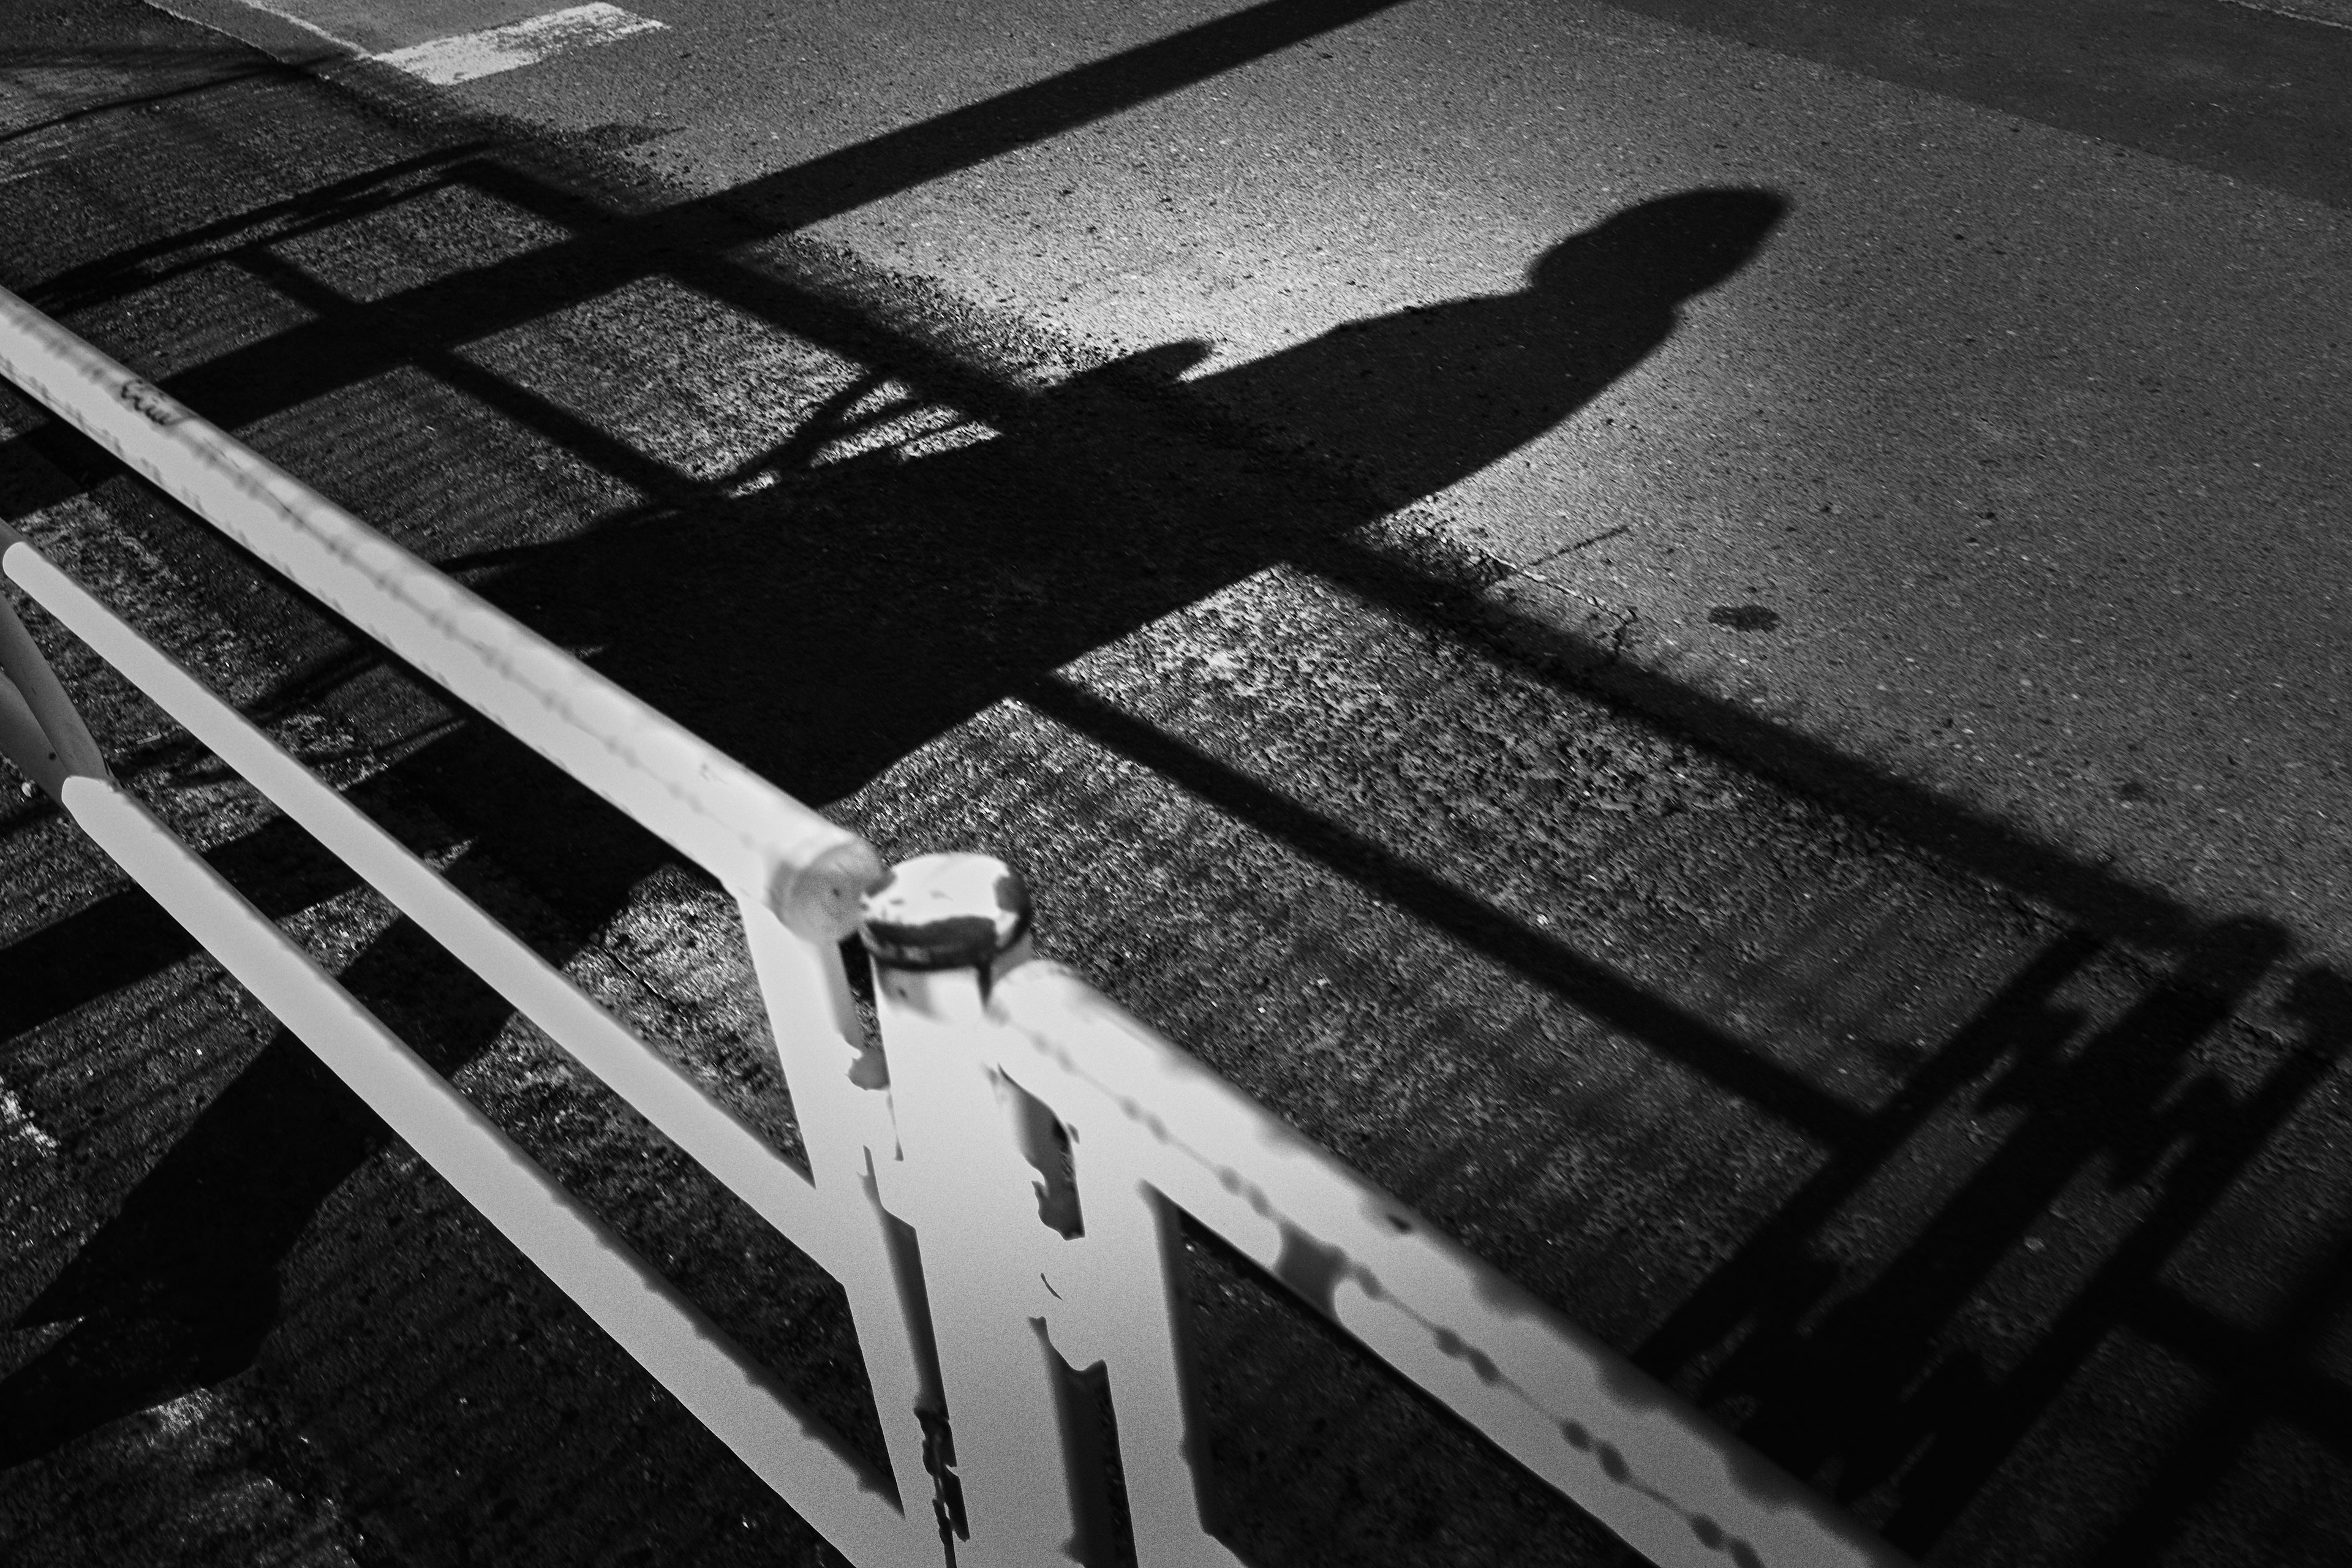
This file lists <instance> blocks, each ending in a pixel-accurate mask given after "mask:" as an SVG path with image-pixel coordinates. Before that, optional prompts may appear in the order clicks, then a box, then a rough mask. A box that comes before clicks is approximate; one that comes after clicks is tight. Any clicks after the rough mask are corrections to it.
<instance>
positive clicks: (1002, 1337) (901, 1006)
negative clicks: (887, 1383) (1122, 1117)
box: [862, 855, 1099, 1568]
mask: <svg viewBox="0 0 2352 1568" xmlns="http://www.w3.org/2000/svg"><path fill="white" fill-rule="evenodd" d="M1028 928H1029V900H1028V893H1027V891H1026V890H1025V889H1024V888H1023V887H1022V886H1021V882H1020V879H1018V878H1017V877H1015V876H1014V875H1013V872H1012V871H1011V870H1010V869H1009V868H1007V867H1006V866H1005V865H1004V864H1003V862H1002V861H999V860H995V859H992V858H989V857H986V856H982V855H926V856H923V857H920V858H917V859H914V860H909V861H908V862H906V863H905V864H903V865H900V866H898V868H895V869H894V870H893V872H892V875H891V880H890V881H889V882H887V884H885V885H884V886H883V887H882V888H880V889H877V891H876V892H874V893H872V894H870V895H869V896H868V897H867V899H866V919H865V922H864V925H863V927H862V934H863V936H864V939H865V942H866V951H867V952H869V953H870V954H871V955H872V957H873V960H874V997H875V1010H876V1012H877V1016H878V1017H879V1019H880V1023H881V1026H882V1040H883V1047H884V1049H885V1051H886V1052H887V1055H888V1058H889V1074H890V1086H891V1106H892V1111H893V1115H894V1120H895V1122H896V1125H897V1129H898V1139H899V1149H900V1152H901V1155H902V1157H903V1159H904V1161H905V1166H906V1175H907V1178H908V1181H907V1187H906V1192H907V1194H908V1195H907V1201H908V1203H909V1204H911V1205H915V1212H914V1213H912V1214H911V1215H908V1217H909V1218H911V1219H912V1220H913V1222H914V1224H915V1226H916V1230H917V1232H918V1234H919V1237H920V1238H921V1247H922V1265H923V1278H924V1284H925V1288H926V1291H927V1293H928V1297H929V1306H930V1319H931V1323H932V1327H933V1331H934V1333H935V1335H936V1339H937V1343H938V1347H939V1360H940V1374H941V1377H942V1380H943V1383H944V1386H945V1393H946V1395H947V1407H948V1408H947V1414H948V1418H949V1422H950V1423H951V1425H945V1424H943V1425H942V1426H941V1427H940V1431H939V1433H938V1436H939V1438H940V1442H939V1443H938V1444H937V1446H936V1448H937V1453H936V1457H937V1458H938V1459H939V1460H940V1465H941V1468H940V1472H939V1473H940V1479H941V1483H942V1486H943V1488H944V1489H947V1490H948V1491H949V1492H950V1496H951V1497H958V1495H959V1494H960V1502H961V1521H960V1522H961V1529H960V1530H959V1531H958V1535H959V1540H958V1542H956V1543H955V1545H954V1552H955V1556H956V1559H957V1561H958V1563H960V1564H961V1565H962V1568H1047V1565H1049V1564H1052V1563H1084V1562H1087V1561H1088V1560H1089V1559H1092V1558H1095V1557H1096V1555H1097V1553H1096V1552H1095V1551H1094V1550H1093V1547H1092V1543H1091V1542H1089V1540H1088V1539H1087V1536H1088V1534H1089V1533H1090V1532H1089V1531H1086V1530H1083V1529H1082V1526H1081V1521H1082V1520H1083V1519H1086V1518H1087V1517H1088V1516H1089V1515H1091V1514H1092V1513H1094V1512H1095V1511H1096V1510H1094V1509H1093V1508H1092V1506H1091V1502H1090V1500H1091V1499H1092V1498H1094V1497H1095V1496H1097V1495H1098V1492H1099V1479H1098V1475H1094V1474H1089V1473H1088V1472H1087V1465H1086V1463H1085V1460H1086V1458H1087V1455H1088V1453H1089V1450H1090V1448H1091V1447H1092V1445H1091V1444H1089V1443H1088V1442H1087V1437H1088V1436H1090V1434H1089V1433H1087V1431H1085V1430H1084V1429H1083V1422H1082V1419H1081V1418H1080V1416H1081V1413H1079V1412H1077V1411H1076V1409H1075V1408H1074V1405H1073V1402H1072V1400H1071V1399H1070V1398H1069V1396H1068V1392H1067V1389H1066V1382H1067V1377H1066V1371H1065V1369H1064V1365H1063V1363H1061V1361H1060V1359H1059V1358H1058V1357H1057V1356H1056V1355H1055V1351H1054V1348H1053V1346H1052V1344H1051V1343H1050V1342H1048V1340H1047V1337H1046V1317H1047V1309H1048V1306H1049V1303H1050V1300H1051V1298H1050V1297H1049V1296H1048V1295H1047V1293H1046V1289H1045V1278H1044V1275H1043V1272H1042V1269H1041V1267H1040V1263H1041V1260H1042V1258H1044V1256H1045V1253H1044V1248H1045V1246H1046V1244H1048V1243H1050V1242H1055V1241H1058V1240H1059V1237H1058V1236H1057V1235H1056V1234H1055V1231H1054V1230H1053V1229H1052V1228H1050V1227H1049V1226H1048V1223H1047V1219H1048V1217H1050V1215H1051V1212H1052V1208H1053V1205H1052V1202H1051V1198H1050V1195H1047V1194H1043V1193H1042V1190H1041V1186H1040V1184H1038V1183H1037V1182H1036V1180H1035V1177H1036V1175H1037V1172H1036V1171H1035V1169H1034V1168H1033V1166H1032V1165H1031V1164H1030V1163H1028V1162H1027V1161H1025V1160H1024V1158H1023V1155H1022V1149H1023V1147H1024V1140H1025V1141H1026V1142H1032V1143H1034V1141H1035V1136H1036V1133H1035V1129H1034V1126H1031V1125H1029V1124H1030V1123H1031V1122H1033V1121H1034V1102H1032V1101H1030V1100H1028V1098H1027V1097H1026V1096H1025V1095H1024V1094H1023V1093H1022V1092H1021V1090H1020V1089H1018V1088H1017V1087H1015V1086H1014V1085H1013V1082H1012V1081H1011V1080H1010V1079H1007V1078H1006V1077H1005V1076H1004V1074H1003V1072H1002V1070H1000V1069H999V1068H996V1067H995V1066H994V1064H993V1063H992V1060H991V1059H990V1058H989V1053H987V1052H985V1051H983V1050H982V1049H981V1048H979V1047H980V1045H981V1042H982V1041H983V1040H984V1038H985V1037H988V1036H989V1035H991V1034H992V1033H993V1032H995V1031H996V1030H998V1029H999V1028H1000V1027H1001V1026H999V1025H998V1024H997V1023H996V1022H995V1021H994V1020H992V1018H990V1017H989V1016H988V1012H987V1005H986V996H987V987H988V984H989V982H990V980H991V978H992V974H993V973H996V972H997V971H999V970H1000V969H1001V968H1003V967H1005V966H1008V965H1009V964H1010V963H1015V962H1018V960H1019V959H1020V958H1021V957H1022V956H1024V954H1025V952H1026V942H1027V935H1028ZM1041 1197H1042V1198H1043V1199H1044V1201H1043V1202H1042V1203H1041Z"/></svg>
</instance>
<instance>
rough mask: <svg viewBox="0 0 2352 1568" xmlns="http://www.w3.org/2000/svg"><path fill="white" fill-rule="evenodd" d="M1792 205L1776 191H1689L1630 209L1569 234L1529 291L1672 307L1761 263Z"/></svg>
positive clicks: (1535, 268)
mask: <svg viewBox="0 0 2352 1568" xmlns="http://www.w3.org/2000/svg"><path fill="white" fill-rule="evenodd" d="M1788 210H1789V204H1788V202H1787V201H1786V200H1785V199H1783V198H1782V197H1780V196H1778V195H1774V194H1773V193H1772V192H1770V191H1759V190H1752V189H1719V188H1718V189H1707V190H1697V191H1681V192H1677V193H1676V194H1675V195H1671V196H1660V197H1658V198H1657V199H1656V200H1654V201H1647V202H1643V203H1641V204H1639V205H1635V206H1630V207H1627V208H1626V209H1625V210H1624V211H1622V212H1621V213H1618V214H1616V215H1615V216H1612V217H1610V218H1609V219H1607V220H1606V221H1604V222H1602V223H1600V224H1597V225H1595V226H1593V227H1591V228H1589V229H1585V230H1583V231H1582V232H1580V233H1578V234H1573V235H1570V236H1569V237H1567V238H1566V239H1563V240H1561V241H1560V242H1559V244H1558V245H1555V246H1553V247H1551V248H1550V249H1549V250H1547V251H1545V252H1544V253H1543V254H1542V255H1541V256H1539V257H1538V258H1536V259H1535V262H1534V263H1533V265H1531V266H1530V267H1528V290H1529V292H1531V293H1534V294H1538V295H1542V296H1546V297H1548V298H1549V299H1552V300H1557V301H1559V303H1561V304H1563V305H1573V304H1575V303H1577V302H1578V301H1579V300H1580V297H1585V296H1590V295H1591V294H1593V293H1595V292H1601V291H1605V292H1606V293H1607V294H1608V295H1610V296H1611V297H1612V298H1613V300H1615V301H1617V302H1619V303H1621V304H1622V303H1629V302H1630V298H1629V297H1630V296H1633V295H1639V296H1641V297H1642V298H1643V300H1646V301H1648V302H1650V303H1653V304H1657V305H1672V304H1674V303H1675V302H1676V301H1678V300H1687V299H1689V298H1690V297H1691V296H1692V295H1694V294H1699V293H1704V292H1705V291H1706V290H1707V289H1712V288H1714V287H1715V286H1716V285H1717V284H1718V283H1721V282H1722V281H1724V279H1727V278H1729V277H1730V276H1731V275H1732V274H1733V273H1735V272H1737V271H1738V270H1739V269H1740V268H1742V267H1745V266H1746V265H1748V262H1749V261H1750V260H1751V259H1753V258H1754V257H1755V256H1756V253H1757V252H1758V251H1759V250H1761V249H1762V248H1763V247H1764V242H1765V240H1767V239H1768V238H1769V237H1771V233H1772V230H1773V229H1774V228H1775V227H1777V226H1779V225H1780V219H1781V217H1782V216H1784V215H1785V214H1786V213H1787V212H1788Z"/></svg>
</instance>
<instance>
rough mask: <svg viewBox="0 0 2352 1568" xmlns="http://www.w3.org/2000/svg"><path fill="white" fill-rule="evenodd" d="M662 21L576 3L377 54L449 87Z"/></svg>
mask: <svg viewBox="0 0 2352 1568" xmlns="http://www.w3.org/2000/svg"><path fill="white" fill-rule="evenodd" d="M662 26H666V24H664V23H661V22H656V21H655V20H654V19H653V18H652V17H650V16H635V15H634V14H632V13H630V12H627V11H624V10H622V9H621V8H620V7H619V6H618V5H603V4H597V5H574V6H572V7H571V8H570V9H568V10H563V11H551V12H549V13H548V14H547V15H546V16H533V17H531V18H530V20H528V21H523V22H511V23H509V24H508V25H507V26H503V27H491V28H488V29H487V30H485V31H483V32H479V33H460V34H457V36H456V37H447V38H431V39H428V40H426V41H425V42H424V43H421V44H411V45H410V46H409V47H406V48H404V49H394V50H392V51H391V52H390V53H388V54H381V55H377V56H376V57H375V58H376V59H378V60H380V61H382V62H383V64H385V65H388V66H394V67H397V68H400V69H402V70H404V71H406V72H408V74H409V75H411V76H415V77H422V78H424V79H425V80H426V81H429V82H431V83H433V84H434V85H435V86H436V87H450V86H454V85H455V84H457V83H458V82H461V81H472V80H473V79H475V78H477V77H485V76H496V75H497V74H498V73H499V72H500V71H510V70H514V69H517V68H520V67H522V66H528V65H536V64H538V63H539V62H540V61H541V60H543V59H545V58H548V57H549V56H550V55H553V54H557V53H559V52H561V51H562V50H564V49H573V48H581V47H585V46H588V45H591V44H609V43H613V42H614V41H615V40H617V39H621V38H625V37H632V36H633V35H635V34H638V33H649V32H653V31H655V30H656V29H658V28H660V27H662Z"/></svg>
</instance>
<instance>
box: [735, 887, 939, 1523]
mask: <svg viewBox="0 0 2352 1568" xmlns="http://www.w3.org/2000/svg"><path fill="white" fill-rule="evenodd" d="M740 908H741V910H742V914H743V932H744V936H745V938H746V939H747V940H748V942H749V943H750V945H751V963H752V967H753V969H754V970H755V971H756V972H757V973H758V975H759V979H760V990H761V998H762V1000H763V1001H764V1002H765V1004H766V1005H767V1010H768V1027H769V1032H770V1034H771V1035H772V1037H773V1038H774V1040H775V1045H776V1057H777V1061H778V1065H779V1066H780V1067H781V1068H782V1069H783V1075H784V1087H785V1089H786V1090H787V1092H789V1093H790V1094H791V1095H792V1099H793V1119H794V1121H796V1122H797V1123H798V1124H799V1127H800V1131H801V1146H802V1148H803V1150H804V1151H805V1152H807V1155H808V1162H809V1175H810V1179H811V1180H812V1181H813V1182H814V1184H815V1186H816V1190H817V1192H818V1193H819V1194H822V1195H823V1197H824V1200H825V1204H824V1207H825V1211H826V1213H827V1214H828V1215H830V1216H831V1217H832V1219H833V1222H834V1224H835V1226H836V1227H837V1228H836V1230H835V1247H833V1249H832V1250H833V1255H834V1271H835V1279H836V1280H837V1281H838V1283H839V1284H840V1286H841V1289H842V1294H843V1295H844V1296H845V1297H846V1298H847V1300H848V1303H849V1314H850V1321H851V1322H852V1323H853V1324H854V1325H855V1327H856V1331H857V1347H858V1351H859V1352H860V1354H861V1355H862V1356H863V1358H864V1360H865V1363H866V1383H867V1385H868V1386H869V1387H870V1388H871V1389H872V1390H873V1394H874V1414H875V1416H876V1418H877V1420H878V1421H879V1422H880V1424H881V1427H882V1438H883V1441H884V1443H885V1444H886V1445H887V1447H888V1448H889V1451H890V1470H891V1474H892V1476H893V1477H894V1478H895V1479H896V1480H897V1481H898V1506H899V1508H900V1510H902V1511H903V1512H904V1513H905V1515H906V1518H907V1524H908V1543H907V1554H906V1557H905V1559H904V1560H905V1561H906V1562H908V1563H920V1562H924V1561H929V1562H938V1561H940V1560H941V1558H942V1556H943V1555H945V1556H946V1557H948V1558H949V1559H950V1560H951V1559H952V1555H953V1552H952V1548H949V1549H947V1551H946V1552H944V1553H943V1552H942V1551H941V1548H940V1547H939V1546H934V1545H931V1544H930V1543H929V1539H928V1538H929V1536H930V1534H931V1532H932V1531H933V1530H934V1529H935V1528H936V1529H938V1530H939V1531H940V1534H941V1536H942V1537H943V1538H944V1536H945V1534H946V1526H945V1522H944V1521H935V1519H934V1517H933V1509H932V1496H931V1493H932V1483H931V1476H930V1474H929V1473H928V1472H929V1470H930V1468H931V1442H930V1434H931V1432H932V1430H933V1429H934V1427H935V1426H936V1425H937V1423H938V1422H939V1420H940V1416H941V1413H942V1412H943V1411H944V1410H945V1408H946V1402H945V1400H944V1398H943V1397H942V1395H941V1394H940V1371H939V1360H938V1355H937V1353H936V1352H935V1351H934V1349H933V1347H932V1343H931V1334H930V1321H929V1312H928V1309H927V1308H926V1305H925V1302H924V1299H923V1295H924V1292H923V1279H922V1268H921V1264H920V1261H919V1259H918V1258H917V1257H916V1254H915V1241H914V1237H913V1234H912V1233H911V1231H910V1230H909V1229H908V1226H906V1225H905V1223H904V1222H903V1221H901V1220H899V1219H898V1218H896V1217H894V1216H893V1215H891V1213H890V1212H889V1211H888V1210H887V1208H886V1207H885V1206H884V1202H883V1197H882V1194H881V1192H880V1190H879V1184H878V1182H877V1171H876V1163H877V1161H881V1160H886V1159H887V1158H888V1157H889V1154H890V1152H891V1151H892V1149H893V1148H894V1146H895V1143H896V1134H895V1133H894V1132H893V1131H892V1128H891V1118H890V1107H889V1101H888V1096H887V1079H886V1077H885V1076H884V1074H883V1072H882V1064H881V1060H880V1052H879V1051H878V1050H877V1049H876V1048H874V1047H872V1046H871V1045H870V1044H865V1043H862V1042H863V1037H864V1035H865V1032H866V1030H865V1026H864V1024H863V1023H862V1022H861V1021H860V1020H859V1019H858V1017H857V1011H856V1005H855V1004H854V1003H853V1002H852V1000H851V998H850V994H849V984H848V979H847V976H846V975H845V974H844V973H843V972H842V966H841V955H840V953H839V952H838V951H837V950H836V949H835V947H834V946H833V945H832V944H830V943H827V942H824V941H823V940H822V937H823V936H824V934H825V933H824V932H819V933H818V934H817V935H816V936H815V937H811V936H806V935H803V934H802V933H801V932H799V931H793V929H791V928H790V927H788V926H786V925H785V924H784V922H783V921H782V920H781V919H780V918H778V916H777V914H776V913H775V911H773V910H770V909H769V908H768V907H767V906H766V905H764V904H761V903H758V902H755V901H753V900H748V899H747V900H743V901H742V903H741V906H740ZM860 1568H866V1565H864V1564H861V1565H860Z"/></svg>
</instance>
